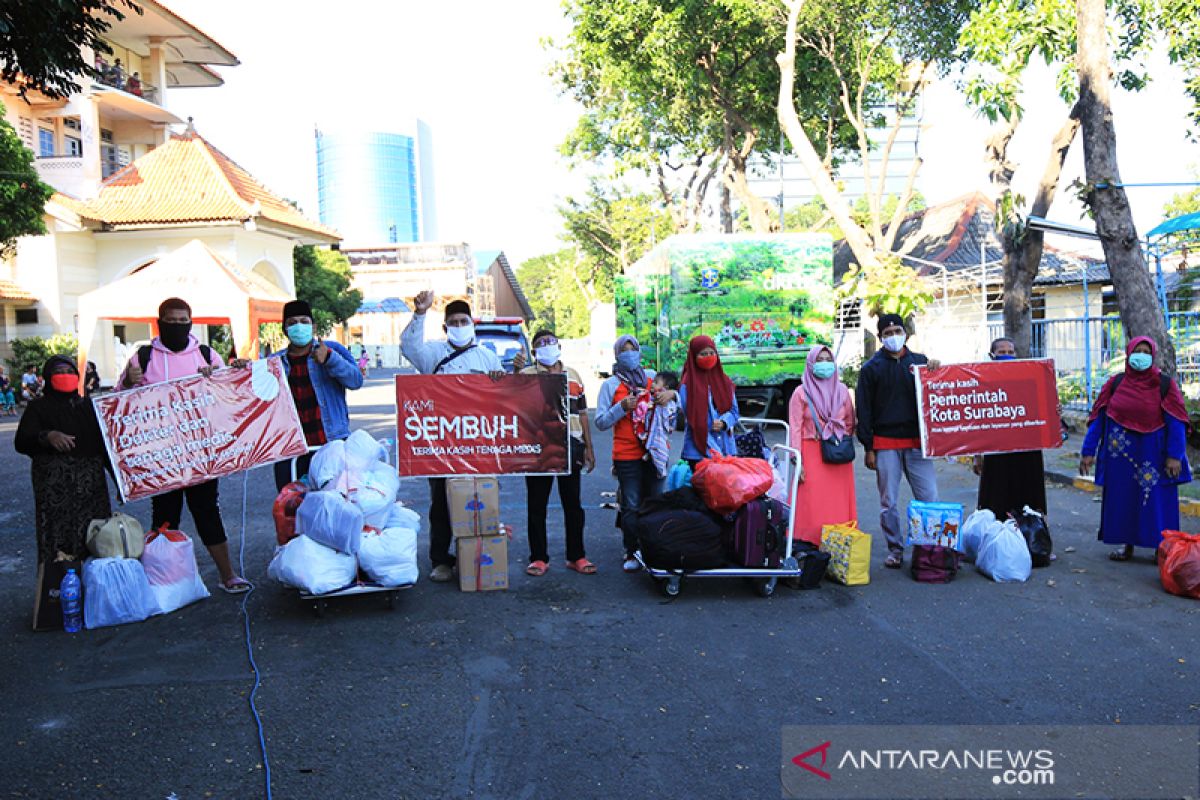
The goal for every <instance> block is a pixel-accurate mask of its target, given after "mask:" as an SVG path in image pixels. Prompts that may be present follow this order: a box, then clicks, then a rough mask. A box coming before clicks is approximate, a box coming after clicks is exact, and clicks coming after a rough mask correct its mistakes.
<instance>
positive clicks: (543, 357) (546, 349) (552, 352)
mask: <svg viewBox="0 0 1200 800" xmlns="http://www.w3.org/2000/svg"><path fill="white" fill-rule="evenodd" d="M561 356H562V348H561V347H559V346H558V345H556V344H544V345H542V346H541V347H539V348H538V349H537V360H538V363H539V364H541V365H542V366H543V367H553V366H554V365H555V364H557V363H558V359H559V358H560V357H561Z"/></svg>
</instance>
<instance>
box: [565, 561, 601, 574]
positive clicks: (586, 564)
mask: <svg viewBox="0 0 1200 800" xmlns="http://www.w3.org/2000/svg"><path fill="white" fill-rule="evenodd" d="M567 569H573V570H575V571H576V572H578V573H579V574H580V575H595V574H596V565H595V564H593V563H592V562H590V561H588V560H587V559H586V558H581V559H579V560H578V561H568V562H567Z"/></svg>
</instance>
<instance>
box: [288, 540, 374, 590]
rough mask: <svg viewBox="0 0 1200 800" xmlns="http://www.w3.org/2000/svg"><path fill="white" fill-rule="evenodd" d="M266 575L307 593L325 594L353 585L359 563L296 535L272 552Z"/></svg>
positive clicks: (343, 554) (352, 557)
mask: <svg viewBox="0 0 1200 800" xmlns="http://www.w3.org/2000/svg"><path fill="white" fill-rule="evenodd" d="M267 574H268V575H270V576H271V577H272V578H273V579H275V580H277V581H279V582H280V583H283V584H287V585H288V586H294V587H296V588H297V589H304V590H305V591H306V592H308V593H309V594H325V593H326V592H332V591H335V590H337V589H341V588H343V587H346V586H349V585H350V584H352V583H354V579H355V578H356V577H357V575H358V562H357V561H355V560H354V556H350V555H346V554H345V553H339V552H337V551H336V550H331V549H330V548H328V547H326V546H325V545H323V544H317V543H316V542H314V541H313V540H312V539H310V538H308V537H307V536H297V537H296V538H295V539H292V540H291V541H290V542H288V543H287V544H285V545H284V546H283V547H280V548H279V549H277V550H276V551H275V557H274V558H272V559H271V564H270V566H268V567H267Z"/></svg>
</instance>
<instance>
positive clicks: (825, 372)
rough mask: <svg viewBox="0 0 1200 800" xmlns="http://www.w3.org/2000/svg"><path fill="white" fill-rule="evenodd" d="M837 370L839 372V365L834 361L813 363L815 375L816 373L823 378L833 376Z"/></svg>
mask: <svg viewBox="0 0 1200 800" xmlns="http://www.w3.org/2000/svg"><path fill="white" fill-rule="evenodd" d="M835 372H837V365H836V364H834V363H833V362H832V361H818V362H817V363H815V364H813V375H816V376H817V377H818V378H820V379H821V380H826V379H828V378H832V377H833V373H835Z"/></svg>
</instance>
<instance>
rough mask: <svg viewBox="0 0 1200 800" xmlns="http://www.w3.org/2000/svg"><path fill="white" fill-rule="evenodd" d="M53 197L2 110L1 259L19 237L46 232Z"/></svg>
mask: <svg viewBox="0 0 1200 800" xmlns="http://www.w3.org/2000/svg"><path fill="white" fill-rule="evenodd" d="M52 194H54V190H53V189H52V188H50V187H49V186H47V185H46V184H44V183H42V182H41V180H39V179H38V174H37V170H35V169H34V168H33V153H32V152H30V150H29V148H28V147H26V146H25V145H24V144H23V143H22V142H21V139H20V137H18V136H17V132H16V130H15V129H14V128H13V126H12V125H10V124H9V122H8V120H7V119H6V118H5V116H4V107H3V106H0V257H3V256H5V255H7V254H9V253H10V252H11V250H12V248H13V246H14V245H15V243H16V240H17V238H18V237H20V236H40V235H42V234H43V233H45V232H46V221H45V213H46V201H47V200H49V199H50V196H51V195H52Z"/></svg>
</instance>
